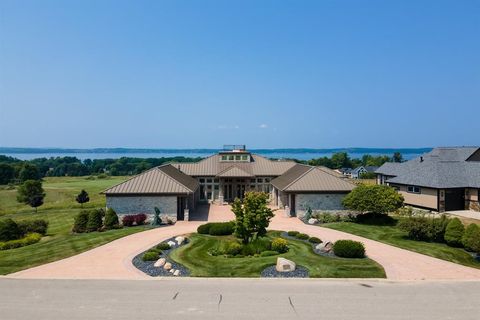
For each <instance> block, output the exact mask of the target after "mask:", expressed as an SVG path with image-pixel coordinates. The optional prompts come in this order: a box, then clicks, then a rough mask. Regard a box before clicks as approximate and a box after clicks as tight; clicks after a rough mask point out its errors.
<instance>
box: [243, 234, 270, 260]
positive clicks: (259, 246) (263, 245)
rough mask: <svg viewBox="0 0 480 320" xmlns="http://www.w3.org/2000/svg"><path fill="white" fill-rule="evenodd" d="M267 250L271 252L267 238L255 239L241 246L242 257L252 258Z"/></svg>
mask: <svg viewBox="0 0 480 320" xmlns="http://www.w3.org/2000/svg"><path fill="white" fill-rule="evenodd" d="M267 250H272V241H270V239H268V238H257V239H254V240H252V241H250V242H249V243H248V244H244V245H243V247H242V254H243V255H244V256H254V255H256V254H260V253H262V252H263V251H267Z"/></svg>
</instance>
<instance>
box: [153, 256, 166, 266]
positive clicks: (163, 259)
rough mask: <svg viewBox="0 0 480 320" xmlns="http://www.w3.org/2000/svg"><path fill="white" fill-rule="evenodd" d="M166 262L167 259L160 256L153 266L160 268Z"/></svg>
mask: <svg viewBox="0 0 480 320" xmlns="http://www.w3.org/2000/svg"><path fill="white" fill-rule="evenodd" d="M166 262H167V260H165V258H160V259H158V260H157V261H156V262H155V263H154V264H153V266H154V267H157V268H160V267H163V266H164V265H165V263H166Z"/></svg>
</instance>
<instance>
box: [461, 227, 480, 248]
mask: <svg viewBox="0 0 480 320" xmlns="http://www.w3.org/2000/svg"><path fill="white" fill-rule="evenodd" d="M462 244H463V246H464V247H465V249H467V250H468V251H472V252H475V253H480V227H479V226H478V225H476V224H475V223H472V224H469V225H468V227H467V228H466V229H465V233H464V234H463V237H462Z"/></svg>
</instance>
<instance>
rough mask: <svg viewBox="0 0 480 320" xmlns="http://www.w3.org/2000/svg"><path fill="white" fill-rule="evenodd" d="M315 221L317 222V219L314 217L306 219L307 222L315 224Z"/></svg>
mask: <svg viewBox="0 0 480 320" xmlns="http://www.w3.org/2000/svg"><path fill="white" fill-rule="evenodd" d="M317 223H318V220H317V219H315V218H310V219H308V224H317Z"/></svg>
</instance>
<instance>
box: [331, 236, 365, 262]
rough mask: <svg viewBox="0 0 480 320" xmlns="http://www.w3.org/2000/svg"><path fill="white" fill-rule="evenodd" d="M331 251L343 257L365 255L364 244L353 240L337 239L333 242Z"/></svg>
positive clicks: (361, 256) (360, 256)
mask: <svg viewBox="0 0 480 320" xmlns="http://www.w3.org/2000/svg"><path fill="white" fill-rule="evenodd" d="M333 252H334V253H335V255H336V256H338V257H343V258H363V257H365V246H364V245H363V243H361V242H358V241H353V240H338V241H336V242H335V243H334V244H333Z"/></svg>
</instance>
